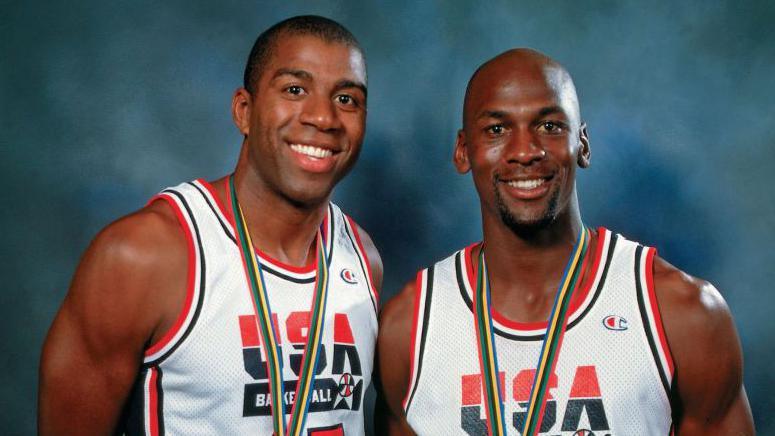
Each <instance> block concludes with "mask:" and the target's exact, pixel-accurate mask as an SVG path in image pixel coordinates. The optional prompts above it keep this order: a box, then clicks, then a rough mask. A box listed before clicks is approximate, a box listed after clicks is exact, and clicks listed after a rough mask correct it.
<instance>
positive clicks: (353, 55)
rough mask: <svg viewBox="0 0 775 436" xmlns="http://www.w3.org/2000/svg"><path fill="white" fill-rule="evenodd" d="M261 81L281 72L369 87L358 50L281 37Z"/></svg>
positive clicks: (308, 38)
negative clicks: (297, 71)
mask: <svg viewBox="0 0 775 436" xmlns="http://www.w3.org/2000/svg"><path fill="white" fill-rule="evenodd" d="M266 65H267V66H266V68H265V70H264V73H263V74H262V78H261V80H262V81H264V80H268V79H271V77H273V76H274V73H275V72H276V71H277V70H280V69H291V70H303V71H306V72H308V73H310V75H311V76H312V78H313V79H316V80H321V81H334V82H335V81H339V80H350V81H354V82H360V83H363V84H365V83H366V65H365V62H364V59H363V54H362V53H361V52H360V50H358V49H357V48H355V47H352V46H350V45H347V44H344V43H340V42H329V41H325V40H323V39H321V38H318V37H316V36H312V35H280V36H279V37H278V39H277V41H276V42H275V44H274V47H273V50H272V53H271V56H270V58H269V59H268V60H267V63H266Z"/></svg>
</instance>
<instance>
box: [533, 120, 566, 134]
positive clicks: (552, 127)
mask: <svg viewBox="0 0 775 436" xmlns="http://www.w3.org/2000/svg"><path fill="white" fill-rule="evenodd" d="M539 129H540V130H543V131H544V132H546V133H560V132H562V130H563V126H562V125H560V124H559V123H556V122H554V121H544V122H543V123H541V124H540V125H539Z"/></svg>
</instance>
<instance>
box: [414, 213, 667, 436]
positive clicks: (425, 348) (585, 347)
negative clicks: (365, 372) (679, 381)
mask: <svg viewBox="0 0 775 436" xmlns="http://www.w3.org/2000/svg"><path fill="white" fill-rule="evenodd" d="M472 248H473V245H472V246H469V247H468V248H465V249H463V250H460V251H458V252H456V253H454V254H453V255H452V256H450V257H448V258H446V259H444V260H442V261H441V262H438V263H436V264H435V265H434V266H433V267H430V268H428V269H425V270H423V271H421V272H420V273H419V274H418V277H417V285H416V299H415V316H414V327H413V336H412V347H411V365H412V366H411V375H410V382H409V389H408V392H407V395H406V398H405V400H404V403H403V405H404V411H405V413H406V417H407V421H408V423H409V425H410V426H411V427H412V429H413V430H414V431H415V432H416V433H417V434H419V435H438V434H445V435H453V434H468V435H486V434H487V421H486V411H485V404H484V403H483V401H484V400H483V398H484V395H483V387H482V377H481V375H480V374H481V373H480V371H481V370H480V366H479V358H478V352H477V342H476V334H475V328H474V316H473V313H472V311H471V307H472V296H473V294H474V292H475V290H476V285H475V283H476V281H475V280H476V278H475V277H474V276H473V272H472V266H471V265H472V263H471V249H472ZM654 254H655V250H654V249H653V248H645V247H643V246H640V245H638V244H636V243H634V242H631V241H628V240H626V239H625V238H624V237H622V236H619V235H612V233H611V232H610V231H608V230H606V229H603V228H601V229H599V230H598V243H597V246H596V249H595V252H594V253H592V251H591V250H590V252H589V253H588V255H587V257H592V256H593V259H587V263H586V265H589V266H588V267H589V268H591V269H590V271H589V273H588V277H590V278H591V280H586V281H585V283H584V286H583V287H582V288H579V289H577V290H576V291H575V295H574V296H573V299H572V300H571V303H570V304H571V306H570V308H569V311H568V313H569V315H568V327H567V330H566V332H565V335H564V338H563V340H562V345H561V349H560V354H559V360H558V362H557V364H556V368H555V371H554V372H553V373H552V374H551V376H550V381H549V393H548V396H547V398H548V399H547V404H546V408H545V412H544V415H543V421H542V425H541V427H540V430H539V431H540V434H542V435H564V436H569V435H573V436H582V435H583V436H587V435H597V436H604V435H611V436H624V435H627V436H630V435H667V434H669V433H670V432H671V425H672V420H671V408H670V401H669V391H670V386H671V383H672V374H673V363H672V359H671V356H670V353H669V350H668V347H667V343H666V340H665V335H664V332H663V330H662V324H661V319H660V316H659V311H658V309H657V302H656V299H655V295H654V287H653V279H652V267H653V259H654ZM493 328H494V332H495V334H494V337H495V340H494V341H495V349H496V353H497V359H498V360H497V361H498V369H499V379H500V385H501V398H502V401H503V403H504V409H503V411H504V413H503V416H504V422H505V427H506V432H507V434H509V435H518V434H522V429H523V428H524V422H525V410H526V408H527V404H528V398H529V395H530V389H531V387H532V383H533V378H534V375H535V367H536V365H537V362H538V358H539V354H540V349H541V345H542V341H543V338H544V335H545V332H546V323H545V322H544V323H518V322H514V321H510V320H508V319H506V318H504V317H503V316H502V315H500V314H499V313H498V312H497V310H495V308H493Z"/></svg>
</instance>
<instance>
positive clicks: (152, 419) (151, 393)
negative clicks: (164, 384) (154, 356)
mask: <svg viewBox="0 0 775 436" xmlns="http://www.w3.org/2000/svg"><path fill="white" fill-rule="evenodd" d="M148 371H149V373H150V380H148V427H149V428H150V429H151V436H157V435H158V434H159V413H158V412H159V392H158V391H157V390H156V381H157V380H156V378H157V375H158V370H157V369H156V368H151V369H149V370H148Z"/></svg>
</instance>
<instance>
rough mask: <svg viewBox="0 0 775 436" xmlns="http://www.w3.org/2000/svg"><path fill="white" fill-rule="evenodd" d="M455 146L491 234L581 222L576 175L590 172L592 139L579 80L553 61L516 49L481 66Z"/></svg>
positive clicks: (468, 92)
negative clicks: (495, 228) (492, 229)
mask: <svg viewBox="0 0 775 436" xmlns="http://www.w3.org/2000/svg"><path fill="white" fill-rule="evenodd" d="M455 144H456V145H455V154H454V162H455V166H456V168H457V170H458V172H460V173H466V172H468V171H471V173H472V175H473V179H474V184H475V185H476V190H477V191H478V192H479V198H480V201H481V203H482V206H483V208H482V212H483V218H484V220H485V222H488V221H489V223H490V224H487V225H488V226H500V225H505V226H506V227H508V228H509V229H511V230H512V231H513V232H514V233H516V234H525V232H528V233H530V232H534V231H537V230H538V229H542V228H545V227H546V226H548V225H551V224H552V223H554V222H556V221H557V220H558V219H566V220H567V219H571V218H570V217H577V216H578V215H579V212H578V202H577V200H576V168H577V167H580V168H586V167H587V166H588V165H589V157H590V148H589V138H588V136H587V128H586V125H585V124H584V123H583V122H582V121H581V115H580V113H579V101H578V97H577V96H576V87H575V86H574V85H573V80H572V79H571V77H570V74H568V72H567V71H566V70H565V68H563V66H562V65H560V64H559V63H557V62H556V61H555V60H553V59H552V58H550V57H548V56H546V55H544V54H542V53H539V52H537V51H535V50H530V49H525V48H518V49H513V50H509V51H507V52H504V53H501V54H499V55H498V56H496V57H494V58H492V59H490V60H489V61H487V62H485V63H484V64H483V65H482V66H480V67H479V68H478V69H477V70H476V72H474V74H473V76H472V77H471V80H469V82H468V87H467V88H466V96H465V102H464V104H463V128H462V129H461V130H459V131H458V135H457V140H456V143H455Z"/></svg>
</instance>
